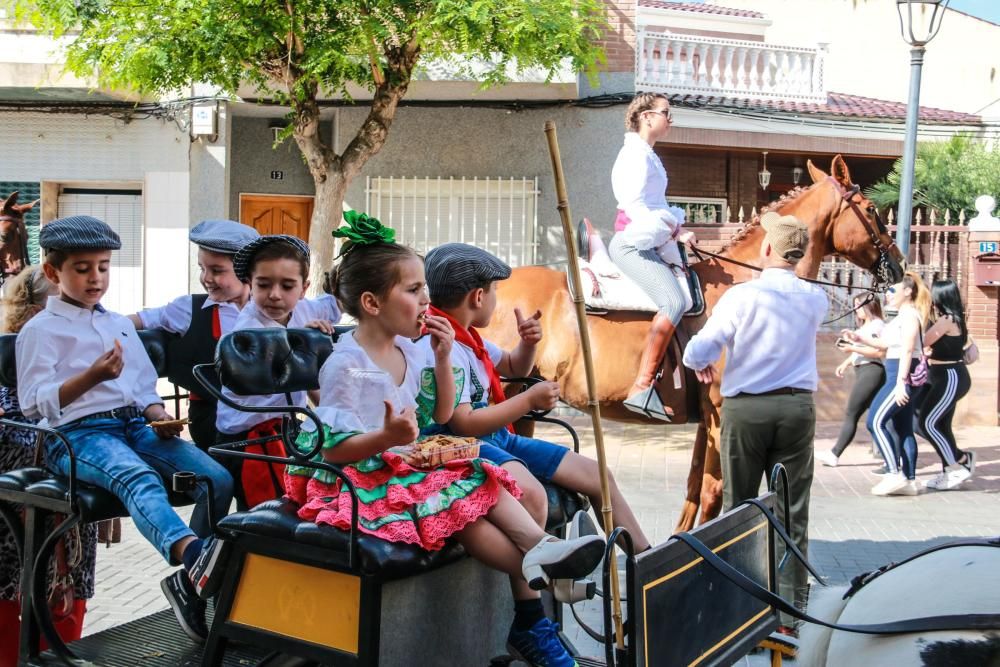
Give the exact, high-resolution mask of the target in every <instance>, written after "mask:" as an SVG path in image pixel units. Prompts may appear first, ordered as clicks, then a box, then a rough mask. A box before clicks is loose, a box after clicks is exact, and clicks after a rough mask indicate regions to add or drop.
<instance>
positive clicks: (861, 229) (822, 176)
mask: <svg viewBox="0 0 1000 667" xmlns="http://www.w3.org/2000/svg"><path fill="white" fill-rule="evenodd" d="M807 166H808V167H809V175H810V176H811V177H812V180H813V185H812V186H811V187H810V188H809V190H810V192H811V193H812V194H813V196H812V197H808V198H803V199H802V201H801V202H796V203H797V204H801V205H807V202H812V203H813V205H814V206H816V207H818V209H820V210H816V211H814V215H812V216H809V215H805V216H803V215H800V216H799V217H800V218H801V219H804V220H806V219H810V218H811V219H814V220H816V221H817V224H816V225H815V227H814V228H813V229H812V230H811V232H812V240H811V242H810V253H809V258H808V259H809V264H808V268H810V269H812V270H813V271H817V272H818V270H819V263H820V262H821V261H822V259H823V257H825V256H827V255H831V254H837V255H839V256H841V257H844V258H846V259H847V260H849V261H851V262H852V263H854V264H857V265H858V266H860V267H861V268H863V269H867V270H868V271H870V272H871V274H872V276H873V278H874V284H875V287H876V288H885V287H888V286H889V285H891V284H893V283H896V282H899V281H900V280H902V278H903V271H904V268H903V267H904V265H905V262H906V260H905V258H904V257H903V255H902V253H901V252H900V251H899V248H897V247H896V244H895V242H894V241H893V239H892V237H891V236H889V231H888V230H887V229H886V227H885V225H884V224H883V223H882V220H881V218H880V217H879V215H878V209H876V207H875V204H874V203H872V201H871V200H869V199H868V198H867V197H865V196H864V194H862V192H861V188H860V187H859V186H857V185H855V184H854V183H853V182H852V181H851V172H850V171H849V170H848V169H847V164H846V163H845V162H844V159H843V158H842V157H841V156H840V155H837V156H835V157H834V158H833V161H832V162H831V164H830V173H829V174H827V173H826V172H824V171H823V170H822V169H820V168H819V167H817V166H816V165H814V164H813V163H812V161H809V162H807ZM789 212H790V211H789Z"/></svg>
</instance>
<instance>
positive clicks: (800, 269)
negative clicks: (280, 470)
mask: <svg viewBox="0 0 1000 667" xmlns="http://www.w3.org/2000/svg"><path fill="white" fill-rule="evenodd" d="M808 166H809V173H810V175H811V176H812V179H813V185H811V186H810V187H808V188H797V189H795V190H793V191H792V192H790V193H789V194H787V195H785V196H784V197H782V198H781V199H780V200H779V201H777V202H775V203H774V204H771V205H770V206H769V207H768V208H767V209H766V210H777V211H778V212H779V213H781V214H783V215H794V216H796V217H797V218H799V219H800V220H802V221H803V222H805V223H806V224H808V226H809V229H810V243H809V248H808V252H807V254H806V256H805V257H804V258H803V259H802V260H801V261H800V262H799V263H798V266H797V268H796V273H797V274H798V275H799V276H801V277H803V278H816V276H817V275H818V274H819V269H820V263H821V262H822V261H823V258H824V257H826V256H827V255H831V254H837V255H840V256H841V257H845V258H847V259H848V260H850V261H851V262H853V263H855V264H857V265H858V266H860V267H862V268H865V269H869V270H872V271H873V272H874V273H877V275H878V276H879V278H880V280H879V282H880V283H882V284H885V283H894V282H897V281H898V280H900V279H902V275H903V269H902V267H901V262H902V261H903V258H902V255H901V254H900V253H899V250H898V249H896V246H895V245H894V244H893V241H892V239H891V238H890V237H889V235H888V232H887V231H886V229H885V227H884V226H883V225H882V223H881V221H880V220H879V219H878V216H877V215H876V209H875V206H874V205H873V204H872V202H870V201H869V200H868V199H866V198H865V197H864V196H863V195H862V194H861V193H860V192H859V190H858V188H857V186H855V185H854V184H853V183H852V182H851V175H850V172H849V171H848V169H847V165H846V164H845V163H844V160H843V159H842V158H841V157H840V156H839V155H838V156H836V157H835V158H834V159H833V162H832V164H831V168H830V174H831V175H829V176H828V175H827V174H826V173H825V172H823V171H822V170H821V169H819V168H817V167H815V166H814V165H813V164H812V163H811V162H810V163H809V165H808ZM763 212H764V211H762V213H763ZM763 236H764V233H763V229H762V228H761V227H760V223H759V220H757V219H754V220H752V221H751V222H749V223H748V224H747V225H746V226H745V227H744V228H743V229H742V230H741V231H740V232H739V233H738V234H737V235H736V236H735V237H734V238H733V239H732V241H731V242H730V243H729V245H728V246H727V247H726V248H725V249H724V250H723V251H721V252H720V253H719V254H721V255H722V256H724V257H727V258H731V259H733V260H736V261H740V262H743V263H747V264H753V265H756V264H757V263H758V259H759V255H760V246H761V241H762V239H763ZM691 269H693V270H694V271H696V272H697V274H698V276H699V278H700V279H701V285H702V289H703V291H704V295H705V314H704V315H702V316H700V317H697V318H685V319H684V322H683V327H682V328H683V330H685V331H686V332H687V333H688V334H689V335H693V334H694V333H696V332H697V331H698V330H699V329H700V328H701V327H702V325H703V324H704V323H705V320H706V318H707V317H708V315H709V314H711V312H712V307H713V306H714V305H715V303H716V302H718V300H719V298H720V297H721V296H722V293H723V292H725V291H726V290H727V289H729V287H731V286H732V285H735V284H736V283H738V282H746V281H748V280H750V279H751V278H752V277H753V274H752V271H751V270H750V269H748V268H744V267H740V266H738V265H736V264H732V263H730V262H726V261H722V260H719V259H715V258H709V259H705V260H703V261H700V262H697V263H694V264H691ZM497 301H498V307H497V309H496V315H495V316H494V318H493V321H492V322H491V323H490V326H489V327H488V329H487V331H486V332H485V333H484V334H483V337H484V338H487V339H490V340H492V341H494V342H496V343H497V344H498V345H500V346H501V347H504V348H510V347H513V346H514V345H515V344H516V342H517V327H516V322H515V320H514V314H513V313H514V308H515V307H519V308H520V309H521V312H525V313H533V312H535V311H536V310H540V311H541V312H542V329H543V331H544V332H545V336H544V338H543V339H542V341H541V342H540V343H539V346H538V349H537V353H536V359H535V362H536V365H537V370H538V372H539V374H540V375H541V376H542V377H544V378H546V379H548V380H552V381H554V382H557V383H559V387H560V391H561V397H562V399H563V400H564V401H565V402H566V403H568V404H569V405H571V406H573V407H574V408H577V409H579V410H583V411H586V410H587V401H588V397H587V385H586V377H585V373H584V368H583V355H582V353H581V351H580V338H579V332H578V331H579V330H578V326H577V323H576V314H575V313H576V311H575V308H574V305H573V302H572V298H571V296H570V293H569V290H568V288H567V281H566V274H565V273H564V272H563V271H558V270H554V269H549V268H545V267H540V266H528V267H522V268H518V269H515V270H514V272H513V274H512V275H511V277H510V278H509V279H508V280H505V281H502V282H500V283H499V284H498V295H497ZM651 317H652V315H651V314H650V313H638V312H613V313H610V314H607V315H588V316H587V322H588V325H589V327H590V341H591V347H592V350H593V356H594V360H595V365H596V366H597V368H596V369H595V370H596V375H597V384H598V387H597V390H598V400H599V403H600V409H601V415H602V416H604V417H606V418H607V419H610V420H613V421H624V422H636V423H645V422H648V421H649V420H647V419H645V418H643V417H641V416H639V415H637V414H635V413H633V412H630V411H628V410H626V409H625V408H624V407H623V406H622V401H623V400H624V399H625V397H626V392H627V391H628V390H629V388H630V387H631V386H632V382H633V380H635V376H636V369H637V365H638V362H639V358H640V356H641V354H642V350H643V346H644V345H645V342H646V334H647V332H648V330H649V323H650V320H651ZM719 368H720V370H721V368H722V366H721V365H720V366H719ZM666 370H667V372H665V373H664V378H665V379H669V378H670V372H669V369H666ZM690 377H691V378H693V375H691V376H690ZM687 388H688V389H689V390H690V391H691V392H693V395H692V396H687V395H685V392H684V391H683V390H676V389H674V383H673V382H669V381H667V382H661V384H660V386H659V390H660V396H661V398H662V399H663V403H664V404H665V405H669V406H670V407H672V408H673V409H674V413H675V415H677V416H678V417H681V418H682V419H683V415H687V414H690V412H689V411H688V410H687V406H688V405H693V406H697V407H698V409H699V411H700V413H701V415H700V421H699V425H698V434H697V437H696V439H695V446H694V451H693V453H692V458H691V470H690V473H689V475H688V482H687V493H686V498H685V501H684V507H683V510H682V511H681V517H680V520H679V522H678V524H677V530H690V529H691V528H692V527H693V526H694V524H695V520H696V518H698V508H699V505H700V507H701V517H700V518H701V522H705V521H708V520H709V519H712V518H714V517H715V516H717V515H718V513H719V510H720V509H721V504H722V467H721V460H720V457H719V414H720V413H719V408H720V407H721V405H722V396H721V394H720V392H719V384H718V381H716V383H715V384H713V385H711V386H708V385H701V384H698V383H697V382H695V381H693V380H692V381H689V382H688V383H687ZM691 416H692V417H697V415H691ZM678 421H679V420H678ZM659 423H662V422H659Z"/></svg>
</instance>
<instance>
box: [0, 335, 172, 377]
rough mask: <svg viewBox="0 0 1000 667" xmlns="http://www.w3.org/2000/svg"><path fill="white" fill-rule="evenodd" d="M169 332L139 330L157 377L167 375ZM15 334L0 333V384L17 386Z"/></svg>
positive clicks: (140, 338)
mask: <svg viewBox="0 0 1000 667" xmlns="http://www.w3.org/2000/svg"><path fill="white" fill-rule="evenodd" d="M169 338H170V334H168V333H167V332H165V331H159V330H157V329H144V330H142V331H140V332H139V340H140V341H142V346H143V347H144V348H146V354H148V355H149V360H150V361H151V362H153V368H155V369H156V376H157V377H166V375H167V342H168V340H169ZM16 344H17V334H2V335H0V386H2V387H11V388H15V387H17V357H16V356H15V351H14V349H15V346H16Z"/></svg>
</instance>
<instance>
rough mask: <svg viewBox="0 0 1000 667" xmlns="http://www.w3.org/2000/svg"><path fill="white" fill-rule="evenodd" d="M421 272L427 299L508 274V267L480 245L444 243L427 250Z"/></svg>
mask: <svg viewBox="0 0 1000 667" xmlns="http://www.w3.org/2000/svg"><path fill="white" fill-rule="evenodd" d="M424 273H425V274H426V275H427V289H428V291H429V292H430V293H431V299H434V298H439V297H443V296H446V295H452V294H465V293H466V292H468V291H469V290H472V289H475V288H476V287H480V286H482V284H483V283H488V282H491V281H494V280H506V279H507V278H510V267H509V266H507V265H506V264H504V263H503V262H502V261H500V260H499V259H497V258H496V257H495V256H494V255H492V254H490V253H488V252H486V251H485V250H483V249H482V248H477V247H476V246H473V245H469V244H467V243H445V244H444V245H439V246H438V247H436V248H434V249H433V250H431V251H430V252H429V253H427V257H425V258H424Z"/></svg>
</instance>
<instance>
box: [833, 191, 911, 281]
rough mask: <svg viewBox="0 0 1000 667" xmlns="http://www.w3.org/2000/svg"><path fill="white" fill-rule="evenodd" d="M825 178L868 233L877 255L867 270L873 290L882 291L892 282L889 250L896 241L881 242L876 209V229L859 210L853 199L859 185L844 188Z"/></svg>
mask: <svg viewBox="0 0 1000 667" xmlns="http://www.w3.org/2000/svg"><path fill="white" fill-rule="evenodd" d="M827 180H829V181H830V182H831V183H833V187H835V188H836V189H837V192H838V193H839V194H840V197H841V199H842V200H843V201H844V202H847V205H848V206H850V207H851V210H852V211H854V215H855V216H856V217H857V219H858V222H860V223H861V226H862V227H863V228H864V230H865V232H866V233H867V234H868V240H870V241H871V243H872V245H873V246H875V249H876V250H877V251H878V257H877V258H876V259H875V263H874V264H872V266H871V267H870V268H869V269H868V271H869V272H870V273H871V274H872V276H873V277H874V278H875V284H874V285H873V286H872V287H873V288H874V289H875V291H878V292H884V291H885V289H886V288H887V287H889V285H891V284H892V283H893V278H892V274H891V273H890V267H891V264H892V262H893V259H892V255H891V254H890V252H891V251H892V249H893V248H895V247H896V242H895V241H891V240H890V242H889V245H888V246H886V245H885V244H884V243H882V237H881V236H880V235H879V231H880V230H881V229H883V228H884V227H885V225H883V224H882V219H881V218H880V217H879V214H878V210H875V211H874V212H873V213H872V216H873V217H874V218H875V224H876V227H877V229H872V225H871V222H870V221H869V220H868V216H866V215H865V214H864V213H863V212H862V211H861V207H859V206H858V202H856V201H854V198H855V197H856V196H857V195H859V194H860V193H861V186H860V185H858V184H857V183H855V184H853V185H851V187H850V188H845V187H844V186H843V185H841V184H840V182H839V181H837V179H835V178H834V177H833V176H827ZM841 210H843V209H841Z"/></svg>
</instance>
